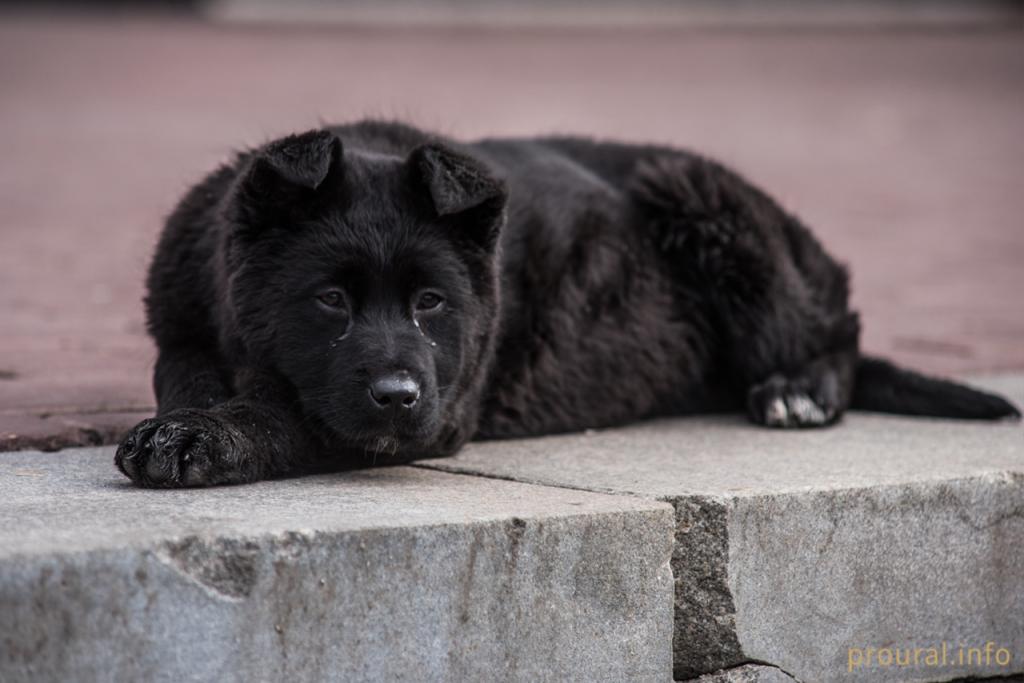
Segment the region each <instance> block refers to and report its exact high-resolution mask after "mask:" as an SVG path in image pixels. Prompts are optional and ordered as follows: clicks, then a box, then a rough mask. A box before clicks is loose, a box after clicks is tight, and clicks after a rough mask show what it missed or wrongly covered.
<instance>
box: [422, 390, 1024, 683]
mask: <svg viewBox="0 0 1024 683" xmlns="http://www.w3.org/2000/svg"><path fill="white" fill-rule="evenodd" d="M977 384H980V385H982V386H988V387H989V388H991V389H993V390H996V391H1000V392H1003V393H1005V394H1007V395H1010V396H1011V397H1013V399H1014V400H1015V401H1016V402H1017V403H1018V405H1024V375H1005V376H1002V377H991V378H987V379H985V380H982V381H979V382H977ZM422 466H424V467H430V468H434V469H438V470H447V471H453V472H465V473H473V474H481V475H487V476H493V477H498V478H502V479H512V480H516V481H522V482H528V483H534V484H544V485H549V486H564V487H567V488H571V489H574V490H579V489H582V490H588V491H595V492H603V493H617V494H628V495H631V496H639V497H644V498H649V499H655V500H661V501H666V502H669V503H671V504H672V505H673V507H674V508H675V511H676V533H675V546H674V549H673V556H672V568H673V572H674V577H675V582H676V591H675V634H674V644H673V648H674V657H675V676H676V678H677V679H692V678H696V677H698V676H700V675H702V674H708V673H712V672H715V671H718V670H721V669H732V668H733V667H738V666H740V665H743V664H746V663H749V662H762V663H766V664H770V665H772V666H776V667H778V668H779V669H781V670H782V671H784V672H786V673H787V674H788V675H791V676H792V677H794V678H796V679H798V680H802V681H815V682H828V681H839V680H842V681H858V680H865V681H936V680H951V679H955V678H966V677H992V676H1006V675H1010V674H1013V673H1019V672H1022V671H1024V656H1021V653H1024V428H1022V426H1021V424H1020V423H998V424H993V423H976V422H963V421H953V420H935V419H924V418H916V419H915V418H904V417H897V416H889V415H871V414H866V413H853V414H850V415H848V416H847V417H846V419H845V420H844V421H843V423H842V424H840V425H838V426H836V427H834V428H830V429H824V430H800V431H784V430H766V429H759V428H757V427H754V426H751V425H748V424H747V423H746V422H745V421H744V420H743V419H742V418H741V417H739V416H735V417H732V416H720V417H700V418H690V419H678V420H659V421H653V422H649V423H646V424H640V425H635V426H631V427H627V428H624V429H617V430H607V431H599V432H591V433H587V434H576V435H565V436H556V437H549V438H543V439H533V440H527V441H519V442H505V443H501V442H495V443H490V442H488V443H480V444H472V445H470V447H469V448H467V449H465V450H464V451H463V452H462V453H460V454H459V455H457V456H456V457H454V458H449V459H440V460H432V461H424V462H423V463H422ZM990 642H991V643H993V646H992V648H990V655H989V656H988V657H987V658H986V659H983V660H980V661H979V659H978V658H977V657H972V656H970V654H971V653H970V652H968V649H969V648H984V647H985V646H986V644H987V643H990ZM943 644H945V646H946V650H947V653H948V654H947V657H946V660H945V661H944V662H942V663H940V664H939V665H932V664H928V663H926V658H927V654H928V649H929V648H941V647H942V646H943ZM961 647H963V648H964V653H965V654H964V655H963V656H962V657H961V656H959V655H958V652H959V648H961ZM868 648H873V651H874V653H875V655H874V656H873V657H872V659H871V660H870V663H864V664H861V665H858V666H853V665H852V664H851V662H850V659H851V657H852V658H854V659H856V655H857V652H858V651H862V652H865V653H866V652H867V649H868ZM995 648H1003V649H1005V650H1007V651H1008V652H1010V653H1012V661H1010V662H1009V663H1008V664H1006V665H1002V664H1000V663H999V662H997V661H996V660H995V657H994V650H995ZM880 649H887V650H888V652H887V653H885V654H884V656H883V660H882V663H879V661H878V657H877V654H878V652H879V650H880ZM915 649H919V650H921V651H922V652H920V653H918V660H917V661H918V664H917V665H905V666H900V665H897V664H896V663H895V662H896V660H897V659H899V660H902V661H906V657H905V654H906V653H907V652H908V651H909V652H910V654H911V656H913V651H914V650H915ZM890 658H891V661H889V662H888V664H886V660H887V659H890Z"/></svg>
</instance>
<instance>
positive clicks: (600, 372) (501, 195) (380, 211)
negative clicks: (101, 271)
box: [116, 121, 1018, 486]
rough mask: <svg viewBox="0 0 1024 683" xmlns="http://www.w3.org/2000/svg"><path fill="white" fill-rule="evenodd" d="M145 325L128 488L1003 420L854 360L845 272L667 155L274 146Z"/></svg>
mask: <svg viewBox="0 0 1024 683" xmlns="http://www.w3.org/2000/svg"><path fill="white" fill-rule="evenodd" d="M146 304H147V312H148V320H149V329H150V332H151V333H152V335H153V337H154V338H155V339H156V342H157V346H158V347H159V359H158V361H157V365H156V370H155V378H154V385H155V390H156V395H157V400H158V406H159V407H158V414H157V416H156V417H155V418H153V419H150V420H145V421H144V422H142V423H141V424H139V425H138V426H137V427H136V428H135V429H134V430H132V432H131V433H130V434H129V435H128V436H127V437H126V438H125V439H124V441H123V443H122V444H121V446H120V448H119V449H118V451H117V456H116V463H117V466H118V467H119V468H120V469H121V471H122V472H124V474H126V475H127V476H128V477H129V478H131V479H132V481H134V482H136V483H138V484H140V485H143V486H200V485H210V484H222V483H237V482H247V481H254V480H257V479H261V478H264V477H268V476H274V475H281V474H285V473H290V472H296V471H302V470H304V469H309V468H312V467H315V466H321V465H323V464H324V463H336V464H339V465H340V464H345V463H360V462H365V461H366V460H367V459H372V460H382V461H400V460H407V459H409V458H415V457H430V456H442V455H447V454H451V453H454V452H455V451H456V450H457V449H458V448H459V447H460V446H462V445H463V444H464V443H465V442H466V441H467V440H469V439H471V438H474V437H477V438H495V437H517V436H531V435H538V434H549V433H553V432H564V431H570V430H580V429H585V428H591V427H607V426H611V425H618V424H622V423H625V422H628V421H630V420H637V419H641V418H645V417H651V416H658V415H681V414H687V413H696V412H708V411H725V410H745V411H747V413H748V415H749V417H750V419H751V420H753V421H754V422H756V423H758V424H763V425H766V426H772V427H812V426H821V425H828V424H831V423H833V422H835V421H836V420H838V419H839V418H840V416H841V415H842V414H843V412H844V411H845V410H846V409H847V408H849V407H853V408H862V409H867V410H881V411H887V412H898V413H906V414H915V415H934V416H944V417H959V418H985V419H994V418H1000V417H1005V416H1012V415H1018V413H1017V411H1016V410H1015V408H1014V407H1013V406H1011V405H1010V404H1009V403H1007V402H1006V401H1004V400H1003V399H1001V398H999V397H997V396H993V395H990V394H985V393H982V392H978V391H975V390H972V389H969V388H966V387H963V386H961V385H957V384H953V383H951V382H946V381H943V380H937V379H931V378H927V377H923V376H921V375H917V374H914V373H910V372H908V371H904V370H900V369H898V368H895V367H894V366H892V365H891V364H889V363H887V362H885V361H882V360H877V359H869V358H863V357H861V356H860V355H859V352H858V336H859V326H858V321H857V315H856V313H854V312H853V311H851V310H850V309H849V307H848V285H847V274H846V272H845V270H844V269H843V268H842V267H841V266H840V265H838V264H837V263H836V262H835V261H834V260H833V259H832V258H831V257H830V256H829V255H828V254H826V253H825V251H824V250H823V249H822V248H821V246H820V245H819V244H818V242H817V241H815V239H814V238H813V237H812V236H811V234H810V233H809V232H808V230H807V229H806V228H805V227H804V226H803V225H802V224H801V223H800V221H799V220H797V219H796V218H794V217H793V216H791V215H790V214H788V213H786V212H785V211H784V210H782V209H781V208H780V207H779V206H778V205H777V204H776V203H775V202H774V201H772V200H771V199H770V198H769V197H767V196H766V195H765V194H764V193H762V192H760V191H759V190H757V189H756V188H754V187H752V186H751V185H749V184H748V183H747V182H745V181H744V180H743V179H742V178H740V177H739V176H737V175H736V174H735V173H733V172H731V171H729V170H727V169H725V168H723V167H722V166H720V165H718V164H716V163H715V162H713V161H710V160H707V159H704V158H702V157H700V156H696V155H694V154H690V153H687V152H683V151H679V150H675V149H668V148H664V147H655V146H635V145H624V144H614V143H602V142H594V141H591V140H586V139H577V138H538V139H518V140H513V139H490V140H481V141H479V142H475V143H471V144H460V143H457V142H455V141H452V140H446V139H442V138H439V137H436V136H433V135H429V134H427V133H424V132H422V131H419V130H416V129H413V128H410V127H407V126H403V125H400V124H394V123H385V122H375V121H367V122H362V123H357V124H353V125H348V126H341V127H334V128H326V129H324V130H320V131H311V132H308V133H304V134H302V135H297V136H291V137H288V138H285V139H282V140H277V141H275V142H272V143H270V144H268V145H265V146H263V147H261V148H258V149H252V150H249V151H246V152H243V153H241V154H239V155H238V156H237V158H235V159H234V160H233V161H232V162H231V163H230V164H228V165H225V166H223V167H222V168H220V169H218V170H217V171H215V172H214V173H213V174H211V175H210V176H209V177H207V178H206V179H205V180H204V181H203V182H202V183H200V184H199V185H197V186H196V187H195V188H193V189H192V191H190V192H189V193H188V194H187V195H186V197H185V198H184V199H183V200H182V202H181V204H180V205H179V206H178V208H177V209H176V211H175V212H174V213H173V215H172V216H171V217H170V218H169V220H168V221H167V227H166V229H165V231H164V233H163V237H162V239H161V240H160V244H159V247H158V249H157V252H156V256H155V258H154V261H153V264H152V268H151V270H150V275H149V280H148V297H147V299H146ZM382 387H383V388H382ZM389 392H390V393H389Z"/></svg>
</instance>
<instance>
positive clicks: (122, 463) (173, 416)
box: [114, 410, 245, 488]
mask: <svg viewBox="0 0 1024 683" xmlns="http://www.w3.org/2000/svg"><path fill="white" fill-rule="evenodd" d="M244 460H245V453H244V452H243V451H242V448H241V444H240V439H239V438H238V435H237V433H235V432H234V431H233V430H232V429H231V428H230V426H229V425H227V424H225V423H224V421H223V420H222V419H221V418H219V417H217V416H215V415H213V414H211V413H210V412H208V411H204V410H176V411H174V412H172V413H168V414H167V415H162V416H160V417H155V418H152V419H149V420H143V421H142V422H140V423H139V424H138V425H136V426H135V427H134V428H133V429H132V430H131V431H130V432H129V433H128V435H127V436H125V438H124V440H123V441H122V442H121V445H120V446H119V447H118V449H117V453H116V454H115V456H114V464H116V465H117V468H118V469H119V470H121V472H123V473H124V475H125V476H127V477H128V478H129V479H131V480H132V481H133V482H135V483H136V484H138V485H139V486H145V487H149V488H179V487H185V486H210V485H213V484H228V483H235V482H238V481H241V480H243V477H242V464H243V463H244Z"/></svg>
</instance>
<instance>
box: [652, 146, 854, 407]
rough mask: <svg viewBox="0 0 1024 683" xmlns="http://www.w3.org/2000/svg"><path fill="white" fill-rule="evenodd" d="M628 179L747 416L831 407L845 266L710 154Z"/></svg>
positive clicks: (841, 356)
mask: <svg viewBox="0 0 1024 683" xmlns="http://www.w3.org/2000/svg"><path fill="white" fill-rule="evenodd" d="M633 189H634V196H635V197H636V199H637V200H638V202H637V203H638V206H639V207H640V209H641V211H642V213H643V215H644V218H645V219H646V220H649V221H651V223H652V224H653V225H654V226H655V228H656V233H655V236H656V240H657V244H658V248H659V249H661V250H662V251H663V252H664V253H665V254H666V256H667V258H668V262H669V263H670V265H671V268H672V272H673V276H674V277H675V278H676V279H677V281H678V283H679V286H680V290H681V292H682V294H681V296H684V297H688V298H689V299H690V300H692V301H699V302H700V305H701V306H703V307H704V310H705V311H706V315H707V317H708V319H709V320H710V321H711V326H712V328H713V329H714V330H715V340H716V342H717V344H718V346H719V349H718V352H719V354H718V355H719V357H720V358H721V359H722V362H723V365H724V367H725V368H726V373H725V374H726V375H727V377H728V380H727V381H728V382H729V383H730V384H731V385H732V391H735V392H737V393H738V394H740V396H741V397H742V398H743V399H744V401H743V402H744V404H745V405H746V406H747V409H748V412H749V415H750V418H751V419H752V420H753V421H754V422H756V423H758V424H763V425H766V426H773V427H810V426H819V425H826V424H830V423H832V422H835V421H836V420H837V419H839V417H840V416H841V415H842V413H843V411H844V410H845V409H846V408H847V407H848V406H849V403H850V399H851V395H852V389H853V376H854V368H855V365H856V361H857V354H858V337H859V323H858V320H857V316H856V314H854V313H852V312H850V311H849V309H848V307H847V299H848V287H847V275H846V272H845V270H844V269H843V268H842V267H841V266H840V265H839V264H837V263H836V262H835V261H833V260H832V259H831V257H829V256H828V254H826V253H825V251H824V250H823V249H822V248H821V246H820V245H819V244H818V242H817V241H816V240H815V239H814V238H813V237H812V236H811V234H810V233H809V232H808V231H807V229H806V228H805V227H804V226H803V225H801V224H800V222H799V221H798V220H797V219H796V218H794V217H792V216H790V215H788V214H787V213H786V212H785V211H783V210H782V209H781V208H780V207H779V206H778V205H777V204H776V203H775V202H773V201H772V200H771V199H770V198H769V197H767V196H766V195H765V194H764V193H762V192H760V191H759V190H757V189H756V188H753V187H751V186H750V185H749V184H747V183H746V182H745V181H743V180H742V179H741V178H739V177H738V176H737V175H736V174H734V173H732V172H730V171H728V170H727V169H724V168H722V167H721V166H718V165H717V164H714V163H713V162H709V161H706V160H703V159H700V158H696V157H690V156H687V155H679V156H676V157H669V158H662V159H658V160H656V161H654V162H652V163H649V164H647V165H644V166H642V167H641V168H640V169H639V170H638V172H637V175H636V178H635V182H634V186H633Z"/></svg>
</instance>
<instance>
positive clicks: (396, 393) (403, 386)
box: [370, 373, 420, 411]
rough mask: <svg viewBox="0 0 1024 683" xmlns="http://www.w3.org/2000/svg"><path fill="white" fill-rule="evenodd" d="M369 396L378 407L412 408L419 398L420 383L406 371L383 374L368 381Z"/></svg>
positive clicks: (393, 408) (392, 408)
mask: <svg viewBox="0 0 1024 683" xmlns="http://www.w3.org/2000/svg"><path fill="white" fill-rule="evenodd" d="M370 398H372V399H373V402H374V403H376V404H377V406H378V407H379V408H388V409H390V410H396V411H397V410H403V409H409V408H412V407H413V406H414V405H416V401H418V400H419V398H420V385H419V383H418V382H416V380H414V379H413V378H412V377H410V376H409V375H408V374H406V373H396V374H392V375H384V376H383V377H378V378H377V379H375V380H373V381H372V382H370Z"/></svg>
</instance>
